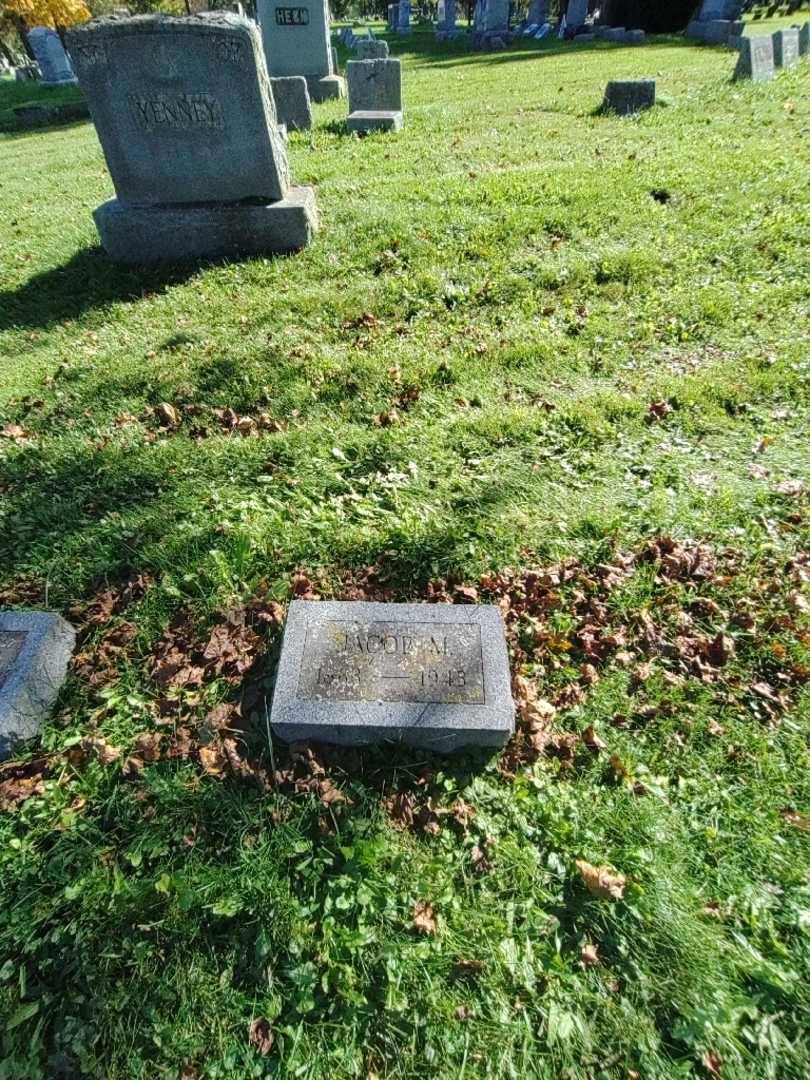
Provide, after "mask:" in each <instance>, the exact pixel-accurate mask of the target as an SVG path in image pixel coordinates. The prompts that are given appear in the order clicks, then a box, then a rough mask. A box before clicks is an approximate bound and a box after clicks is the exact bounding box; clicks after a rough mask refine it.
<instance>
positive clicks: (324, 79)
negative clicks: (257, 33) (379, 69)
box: [256, 0, 345, 101]
mask: <svg viewBox="0 0 810 1080" xmlns="http://www.w3.org/2000/svg"><path fill="white" fill-rule="evenodd" d="M256 10H257V12H258V15H259V23H260V24H261V28H262V42H263V43H264V51H265V55H266V57H267V68H268V70H269V72H270V75H271V76H272V77H273V78H274V79H275V78H279V77H280V76H283V75H303V76H304V78H305V79H306V80H307V86H308V87H309V96H310V97H311V98H312V100H313V101H328V100H329V99H330V98H340V97H343V95H344V93H345V86H344V85H343V79H341V77H340V76H339V75H337V74H336V73H335V70H334V65H333V61H332V48H331V43H330V38H329V32H330V31H329V5H328V3H327V0H304V2H301V0H298V2H291V0H258V2H257V6H256Z"/></svg>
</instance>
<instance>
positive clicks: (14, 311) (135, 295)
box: [0, 245, 199, 329]
mask: <svg viewBox="0 0 810 1080" xmlns="http://www.w3.org/2000/svg"><path fill="white" fill-rule="evenodd" d="M198 270H199V264H196V263H190V264H188V265H187V266H166V267H159V268H157V269H154V268H149V269H141V268H128V267H122V266H118V265H116V264H115V263H113V262H112V261H111V260H110V258H109V257H108V256H107V255H106V254H105V252H104V249H103V248H102V247H101V246H100V245H97V246H95V247H90V248H82V249H81V250H80V251H77V252H76V254H75V255H74V256H73V257H72V258H71V259H69V260H68V262H66V263H64V264H63V265H61V266H55V267H52V268H51V269H50V270H44V271H43V272H42V273H41V274H35V275H34V277H32V278H29V279H28V280H27V281H26V282H24V283H23V284H22V285H20V286H18V287H17V288H15V289H3V290H2V291H0V311H2V312H3V315H2V319H0V329H14V328H15V327H16V328H20V329H31V328H35V327H36V328H43V329H44V328H47V327H50V326H53V324H54V323H58V322H61V321H62V320H64V319H75V318H78V317H79V316H80V315H82V314H83V312H85V311H88V310H90V309H92V308H100V307H105V306H106V305H108V304H114V303H118V302H120V301H122V300H132V301H138V300H142V299H143V298H144V297H146V296H150V295H152V294H154V293H157V292H161V291H162V290H163V289H165V288H166V286H168V285H179V284H182V283H183V282H185V281H187V280H188V279H189V278H190V277H192V276H193V275H194V274H196V273H197V271H198Z"/></svg>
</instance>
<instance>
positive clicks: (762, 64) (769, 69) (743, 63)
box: [734, 34, 774, 82]
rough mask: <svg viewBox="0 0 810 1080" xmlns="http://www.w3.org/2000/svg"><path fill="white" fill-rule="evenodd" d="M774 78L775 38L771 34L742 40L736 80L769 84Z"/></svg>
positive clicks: (735, 74) (735, 72) (735, 75)
mask: <svg viewBox="0 0 810 1080" xmlns="http://www.w3.org/2000/svg"><path fill="white" fill-rule="evenodd" d="M773 76H774V63H773V38H772V37H771V36H770V34H769V35H767V36H765V35H763V36H761V37H744V38H742V40H741V41H740V53H739V56H738V58H737V66H736V68H735V69H734V78H735V79H751V80H753V81H754V82H768V80H769V79H772V78H773Z"/></svg>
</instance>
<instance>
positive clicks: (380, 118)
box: [346, 109, 402, 135]
mask: <svg viewBox="0 0 810 1080" xmlns="http://www.w3.org/2000/svg"><path fill="white" fill-rule="evenodd" d="M346 125H347V127H348V129H349V131H356V132H357V133H358V135H368V134H369V132H371V131H401V130H402V113H401V112H396V111H394V110H390V109H358V110H357V111H356V112H353V113H349V119H348V120H347V121H346Z"/></svg>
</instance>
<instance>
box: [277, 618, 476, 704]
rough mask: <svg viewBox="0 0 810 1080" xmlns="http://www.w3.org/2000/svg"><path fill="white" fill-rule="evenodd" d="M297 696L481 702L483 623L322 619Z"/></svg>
mask: <svg viewBox="0 0 810 1080" xmlns="http://www.w3.org/2000/svg"><path fill="white" fill-rule="evenodd" d="M298 695H299V697H301V698H303V699H304V700H308V701H316V700H319V699H321V700H330V701H403V702H408V701H412V702H426V703H429V702H439V703H445V704H458V705H483V704H484V703H485V691H484V665H483V657H482V653H481V630H480V627H479V626H478V625H476V624H474V623H465V622H461V621H459V622H454V623H431V622H408V623H404V622H373V623H362V624H361V623H355V622H343V621H335V620H330V621H327V622H323V623H319V624H316V625H315V626H311V627H310V628H309V629H308V630H307V636H306V641H305V643H304V652H303V656H302V658H301V669H300V675H299V679H298Z"/></svg>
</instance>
